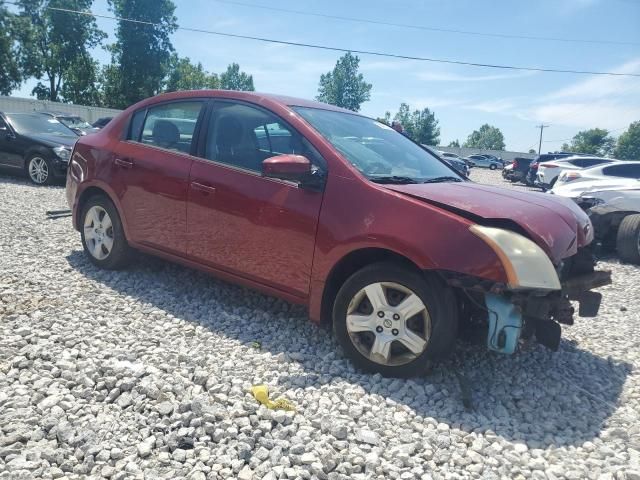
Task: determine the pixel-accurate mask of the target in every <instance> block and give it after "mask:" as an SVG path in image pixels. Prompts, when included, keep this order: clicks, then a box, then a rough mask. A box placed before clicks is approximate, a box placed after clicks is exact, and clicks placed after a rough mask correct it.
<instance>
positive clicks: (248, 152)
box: [205, 102, 321, 172]
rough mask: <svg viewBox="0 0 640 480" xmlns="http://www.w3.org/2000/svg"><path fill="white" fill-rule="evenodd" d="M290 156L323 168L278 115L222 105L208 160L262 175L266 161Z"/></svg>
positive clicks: (211, 125) (209, 142)
mask: <svg viewBox="0 0 640 480" xmlns="http://www.w3.org/2000/svg"><path fill="white" fill-rule="evenodd" d="M287 153H288V154H296V155H305V156H306V157H307V158H309V160H311V162H312V163H314V164H316V165H318V164H321V162H319V161H318V160H317V159H318V157H319V154H317V153H316V152H315V149H314V148H313V147H312V146H311V145H310V144H309V143H308V142H307V141H306V140H305V139H303V138H302V136H301V135H300V134H299V133H298V132H296V131H295V130H293V129H292V128H290V127H288V126H286V125H284V124H283V122H279V121H278V118H277V117H276V116H275V115H273V114H271V113H269V112H266V111H264V110H262V109H259V108H255V107H252V106H249V105H244V104H240V103H232V102H224V103H223V102H221V103H220V104H218V106H217V108H216V110H215V111H214V114H213V116H212V118H211V121H210V122H209V131H208V132H207V137H206V146H205V158H207V159H209V160H214V161H216V162H220V163H224V164H227V165H232V166H235V167H239V168H243V169H246V170H252V171H255V172H261V171H262V162H263V160H266V159H267V158H270V157H273V156H276V155H281V154H287Z"/></svg>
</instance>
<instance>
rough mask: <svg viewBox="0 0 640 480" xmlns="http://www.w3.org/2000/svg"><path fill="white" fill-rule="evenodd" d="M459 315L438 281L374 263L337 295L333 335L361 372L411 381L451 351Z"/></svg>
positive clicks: (448, 294)
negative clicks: (432, 362) (435, 360)
mask: <svg viewBox="0 0 640 480" xmlns="http://www.w3.org/2000/svg"><path fill="white" fill-rule="evenodd" d="M376 294H377V295H376ZM370 297H371V298H373V300H371V299H370ZM457 313H458V312H457V308H456V303H455V299H454V295H453V292H452V291H451V289H449V288H448V287H446V286H444V285H443V284H442V283H441V282H440V281H439V280H438V279H436V278H430V277H426V276H425V275H423V274H422V273H421V272H418V271H414V270H411V269H409V268H406V267H403V266H401V265H398V264H395V263H376V264H373V265H369V266H367V267H364V268H363V269H361V270H359V271H358V272H356V273H354V274H353V275H352V276H351V277H349V278H348V279H347V281H346V282H345V283H344V285H343V286H342V288H340V290H339V291H338V294H337V296H336V299H335V302H334V306H333V331H334V334H335V336H336V338H337V340H338V342H339V343H340V345H341V347H342V349H343V351H344V352H345V354H346V355H347V356H348V357H349V358H350V359H351V360H352V361H353V363H354V364H355V365H356V366H358V367H360V368H361V369H363V370H365V371H368V372H375V373H380V374H382V375H384V376H386V377H413V376H417V375H421V374H424V373H425V372H426V371H427V370H428V369H429V367H430V365H431V361H432V360H434V359H437V358H440V357H443V356H445V355H446V354H448V353H450V352H451V351H452V350H453V345H454V342H455V339H456V337H457V332H458V315H457Z"/></svg>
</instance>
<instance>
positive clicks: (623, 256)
mask: <svg viewBox="0 0 640 480" xmlns="http://www.w3.org/2000/svg"><path fill="white" fill-rule="evenodd" d="M616 248H617V250H618V256H619V257H620V260H622V261H623V262H628V263H636V264H640V214H634V215H627V216H626V217H624V218H623V219H622V222H621V223H620V227H619V228H618V236H617V241H616Z"/></svg>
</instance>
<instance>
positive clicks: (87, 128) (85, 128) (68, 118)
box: [39, 112, 98, 136]
mask: <svg viewBox="0 0 640 480" xmlns="http://www.w3.org/2000/svg"><path fill="white" fill-rule="evenodd" d="M39 113H41V114H42V115H46V116H48V117H51V118H55V119H56V120H58V121H59V122H60V123H62V124H63V125H64V126H65V127H67V128H69V129H70V130H72V131H73V132H74V133H75V134H76V135H80V136H82V135H88V134H90V133H94V132H97V131H98V129H97V128H94V127H93V126H92V125H91V124H90V123H89V122H87V121H86V120H85V119H84V118H82V117H80V116H79V115H73V114H70V113H64V112H39Z"/></svg>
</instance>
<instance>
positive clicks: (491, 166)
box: [489, 163, 498, 170]
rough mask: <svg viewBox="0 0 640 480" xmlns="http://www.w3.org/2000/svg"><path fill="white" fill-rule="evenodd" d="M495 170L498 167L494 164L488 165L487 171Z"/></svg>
mask: <svg viewBox="0 0 640 480" xmlns="http://www.w3.org/2000/svg"><path fill="white" fill-rule="evenodd" d="M496 168H498V167H497V166H496V164H495V163H492V164H491V165H489V170H495V169H496Z"/></svg>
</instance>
